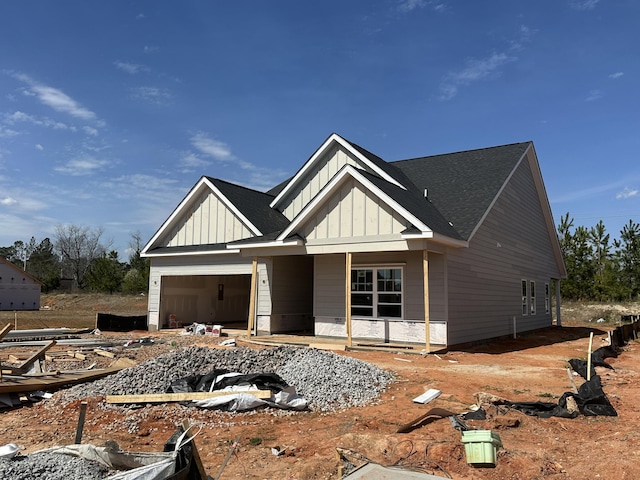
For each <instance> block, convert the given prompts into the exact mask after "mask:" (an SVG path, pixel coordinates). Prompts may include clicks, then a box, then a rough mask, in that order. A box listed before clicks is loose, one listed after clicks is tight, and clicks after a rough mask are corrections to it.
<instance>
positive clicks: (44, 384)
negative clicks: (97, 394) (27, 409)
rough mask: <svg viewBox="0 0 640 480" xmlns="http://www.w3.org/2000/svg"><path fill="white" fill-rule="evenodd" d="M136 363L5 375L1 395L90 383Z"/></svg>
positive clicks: (123, 359)
mask: <svg viewBox="0 0 640 480" xmlns="http://www.w3.org/2000/svg"><path fill="white" fill-rule="evenodd" d="M132 365H135V362H133V361H132V360H130V359H128V358H121V359H118V360H116V361H115V362H114V363H113V365H111V366H110V367H108V368H102V369H97V370H91V371H88V370H85V371H79V372H53V373H52V372H49V373H45V374H39V375H29V376H27V375H5V376H4V377H3V378H2V381H1V382H0V395H1V394H3V393H25V392H35V391H37V390H44V391H47V390H54V389H57V388H61V387H64V386H66V385H75V384H78V383H84V382H89V381H92V380H96V379H98V378H102V377H106V376H107V375H111V374H112V373H116V372H119V371H120V370H122V369H123V368H127V367H131V366H132Z"/></svg>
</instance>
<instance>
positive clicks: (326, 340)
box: [222, 328, 446, 355]
mask: <svg viewBox="0 0 640 480" xmlns="http://www.w3.org/2000/svg"><path fill="white" fill-rule="evenodd" d="M222 334H223V336H225V337H226V336H228V337H235V338H236V339H237V340H238V341H239V342H246V343H251V344H254V345H268V346H277V345H300V346H307V347H312V348H320V349H323V350H350V351H373V350H375V351H386V352H395V353H404V354H411V355H424V353H425V348H424V344H417V343H408V342H407V343H405V342H393V343H385V342H378V341H373V340H362V339H353V341H352V342H351V346H347V339H346V338H333V337H316V336H313V335H297V334H274V335H264V334H262V335H257V336H254V335H252V336H251V337H249V338H247V331H246V330H239V329H230V328H224V329H223V332H222ZM445 350H446V347H445V346H444V345H430V348H429V353H437V352H444V351H445Z"/></svg>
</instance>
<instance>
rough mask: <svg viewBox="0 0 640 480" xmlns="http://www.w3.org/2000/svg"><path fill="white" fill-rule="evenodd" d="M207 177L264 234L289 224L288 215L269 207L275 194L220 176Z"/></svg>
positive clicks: (276, 230)
mask: <svg viewBox="0 0 640 480" xmlns="http://www.w3.org/2000/svg"><path fill="white" fill-rule="evenodd" d="M206 178H207V179H208V180H209V181H210V182H211V183H212V184H214V185H215V186H216V187H217V188H218V190H220V193H222V194H223V195H224V196H225V197H226V198H227V199H228V200H229V201H230V202H231V203H233V205H235V206H236V208H237V209H238V210H239V211H240V212H241V213H242V214H243V215H244V216H245V217H246V218H247V220H249V221H250V222H251V223H252V224H253V225H255V226H256V228H257V229H258V230H260V233H262V235H266V234H269V233H273V232H278V231H281V230H282V229H283V228H285V227H286V226H287V225H288V224H289V220H288V219H287V217H285V216H284V215H283V214H282V213H280V212H279V211H278V210H275V209H273V208H270V207H269V204H270V203H271V202H272V201H273V198H274V197H273V195H269V194H268V193H262V192H259V191H257V190H252V189H250V188H247V187H242V186H240V185H236V184H234V183H229V182H225V181H224V180H220V179H219V178H213V177H206Z"/></svg>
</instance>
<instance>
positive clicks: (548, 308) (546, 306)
mask: <svg viewBox="0 0 640 480" xmlns="http://www.w3.org/2000/svg"><path fill="white" fill-rule="evenodd" d="M550 311H551V296H550V293H549V284H548V283H545V284H544V313H549V312H550Z"/></svg>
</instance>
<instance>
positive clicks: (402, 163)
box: [391, 142, 531, 240]
mask: <svg viewBox="0 0 640 480" xmlns="http://www.w3.org/2000/svg"><path fill="white" fill-rule="evenodd" d="M530 146H531V142H523V143H514V144H511V145H503V146H498V147H489V148H482V149H477V150H467V151H462V152H457V153H447V154H442V155H433V156H428V157H419V158H413V159H409V160H399V161H395V162H392V163H391V164H392V165H393V166H395V167H397V168H398V169H400V170H401V171H402V172H403V173H404V174H405V175H406V176H407V177H408V178H410V179H411V182H412V183H413V185H414V186H415V187H416V188H419V189H420V190H421V191H422V192H424V190H425V189H426V191H427V197H428V198H429V200H430V202H431V203H432V204H433V205H434V207H435V208H436V209H437V210H438V211H439V212H441V214H442V216H443V217H444V218H446V219H447V220H448V221H450V222H451V223H452V224H453V228H454V229H455V230H456V231H457V232H458V233H459V234H460V236H461V237H462V238H464V239H465V240H468V239H470V237H471V236H472V234H473V232H474V231H475V230H476V228H477V226H478V224H479V223H480V222H481V220H482V218H483V217H484V215H485V213H486V212H487V210H488V209H489V207H490V206H491V204H492V203H493V201H494V200H495V198H496V197H497V195H498V194H499V193H500V191H501V189H502V188H503V186H504V185H505V183H506V181H507V179H508V178H509V177H510V175H511V174H512V173H513V171H514V170H515V168H516V166H517V165H518V164H519V162H520V160H521V159H522V158H523V156H524V155H525V153H526V152H527V149H528V148H529V147H530Z"/></svg>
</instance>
